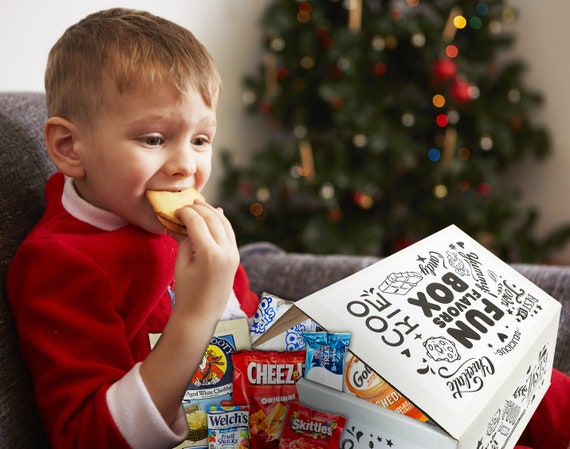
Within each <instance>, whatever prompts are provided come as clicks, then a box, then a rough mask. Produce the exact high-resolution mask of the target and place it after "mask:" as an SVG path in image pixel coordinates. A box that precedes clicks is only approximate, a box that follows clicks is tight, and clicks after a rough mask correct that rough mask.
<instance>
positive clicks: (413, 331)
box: [261, 226, 560, 439]
mask: <svg viewBox="0 0 570 449" xmlns="http://www.w3.org/2000/svg"><path fill="white" fill-rule="evenodd" d="M295 305H296V308H292V309H290V311H289V313H287V314H285V316H284V317H282V319H281V320H280V321H281V322H277V323H275V324H274V325H273V327H272V328H271V329H270V335H268V336H264V337H266V338H270V337H271V335H275V334H277V333H279V332H281V331H282V330H284V329H286V328H288V327H290V326H291V325H293V324H295V323H296V322H298V321H300V320H301V319H304V318H306V316H309V317H311V318H312V319H313V320H315V321H316V322H317V323H318V324H319V325H320V326H322V327H323V328H324V329H326V330H327V331H329V332H351V334H352V338H351V344H350V350H351V351H352V352H353V353H355V354H356V355H357V356H358V357H359V358H360V359H361V360H362V361H363V362H365V363H366V364H368V365H369V366H370V367H371V368H372V369H373V370H374V371H376V372H377V373H379V374H380V375H381V376H382V377H383V378H384V379H386V380H387V381H388V382H389V383H391V384H392V385H393V386H394V387H395V388H397V389H398V390H399V391H401V392H402V393H403V394H404V395H405V396H406V397H408V398H409V399H410V400H411V401H412V402H414V404H416V406H418V407H419V408H421V409H422V410H423V411H424V412H425V413H426V414H427V415H429V416H430V418H431V419H433V420H434V421H435V422H437V423H438V424H439V425H440V426H441V427H442V428H443V429H445V430H446V431H447V432H449V434H450V435H452V436H453V437H454V438H457V439H460V438H461V436H462V435H463V433H464V432H465V431H466V430H467V429H468V428H469V427H470V426H471V424H472V423H473V422H474V421H475V420H476V419H477V418H478V417H479V415H480V414H481V413H482V412H483V411H484V410H485V408H486V406H487V405H488V402H489V400H490V398H493V397H495V395H497V394H503V393H502V390H504V386H505V384H508V382H509V378H510V377H511V376H513V375H515V376H517V377H516V378H517V379H518V378H520V373H518V372H517V373H514V372H513V370H514V369H515V367H518V368H517V369H521V364H520V363H518V362H519V361H520V360H521V359H522V358H523V357H524V356H525V355H526V352H527V348H529V347H531V346H533V344H535V343H536V341H535V340H536V339H537V338H539V337H540V336H541V335H542V333H543V332H542V331H543V329H544V327H545V326H552V325H553V323H554V326H556V325H557V316H558V314H559V311H560V304H559V303H558V302H557V301H556V300H555V299H554V298H552V297H551V296H549V295H548V294H547V293H545V292H544V291H542V290H541V289H539V288H538V287H537V286H536V285H535V284H533V283H531V282H530V281H529V280H528V279H526V278H525V277H524V276H522V275H521V274H520V273H518V272H517V271H516V270H514V269H513V268H512V267H510V266H509V265H508V264H506V263H504V262H502V261H501V260H500V259H499V258H497V257H496V256H495V255H493V254H492V253H491V252H490V251H488V250H486V249H485V248H484V247H483V246H481V245H480V244H479V243H477V242H476V241H475V240H474V239H472V238H471V237H469V236H468V235H467V234H465V233H464V232H463V231H461V230H460V229H459V228H457V227H456V226H449V227H447V228H445V229H443V230H441V231H439V232H437V233H435V234H433V235H431V236H429V237H427V238H425V239H423V240H421V241H420V242H418V243H416V244H414V245H412V246H409V247H408V248H405V249H403V250H402V251H399V252H398V253H396V254H393V255H392V256H389V257H387V258H385V259H382V260H380V261H379V262H377V263H375V264H373V265H371V266H369V267H367V268H364V269H363V270H361V271H359V272H357V273H355V274H353V275H351V276H349V277H347V278H345V279H343V280H340V281H338V282H336V283H334V284H332V285H330V286H328V287H326V288H324V289H322V290H319V291H317V292H315V293H313V294H311V295H309V296H307V297H305V298H303V299H301V300H299V301H297V302H296V304H295ZM261 341H263V340H261ZM551 351H553V349H551Z"/></svg>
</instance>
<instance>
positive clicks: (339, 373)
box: [303, 332, 350, 391]
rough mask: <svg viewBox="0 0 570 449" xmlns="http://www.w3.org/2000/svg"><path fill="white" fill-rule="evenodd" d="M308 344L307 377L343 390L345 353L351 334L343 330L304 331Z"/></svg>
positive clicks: (304, 337)
mask: <svg viewBox="0 0 570 449" xmlns="http://www.w3.org/2000/svg"><path fill="white" fill-rule="evenodd" d="M303 339H304V340H305V343H306V345H307V347H306V358H305V377H306V378H307V379H309V380H312V381H314V382H318V383H320V384H323V385H327V386H329V387H332V388H335V389H336V390H340V391H342V390H343V382H344V355H345V353H346V349H347V348H348V346H349V345H350V334H349V333H342V332H336V333H333V332H304V333H303Z"/></svg>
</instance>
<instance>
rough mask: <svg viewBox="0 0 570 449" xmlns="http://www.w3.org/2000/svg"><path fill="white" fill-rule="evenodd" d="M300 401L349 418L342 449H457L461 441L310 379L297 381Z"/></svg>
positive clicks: (439, 430) (429, 426)
mask: <svg viewBox="0 0 570 449" xmlns="http://www.w3.org/2000/svg"><path fill="white" fill-rule="evenodd" d="M297 392H298V394H299V402H301V403H302V404H304V405H306V406H308V407H312V408H314V409H316V410H322V411H325V412H328V413H333V414H340V415H343V416H345V417H346V418H347V421H346V425H345V426H344V429H343V431H342V434H341V437H340V446H339V447H341V448H351V449H370V448H388V449H389V448H391V449H455V448H456V447H457V441H455V440H454V439H453V438H451V437H450V436H449V435H448V434H447V433H445V432H444V431H443V430H441V429H440V428H439V427H436V426H432V425H429V424H426V423H423V422H421V421H418V420H416V419H414V418H410V417H408V416H405V415H400V414H399V413H396V412H393V411H391V410H388V409H385V408H383V407H380V406H378V405H376V404H373V403H371V402H368V401H365V400H363V399H360V398H357V397H356V396H352V395H350V394H348V393H342V392H339V391H338V390H334V389H332V388H330V387H326V386H324V385H321V384H318V383H316V382H313V381H311V380H308V379H306V378H304V377H303V378H301V379H300V380H299V381H297Z"/></svg>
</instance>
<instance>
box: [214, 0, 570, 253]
mask: <svg viewBox="0 0 570 449" xmlns="http://www.w3.org/2000/svg"><path fill="white" fill-rule="evenodd" d="M515 19H516V12H515V11H514V10H513V9H512V8H511V7H509V6H508V5H506V4H505V2H504V1H501V0H488V1H482V0H455V1H452V0H430V1H427V0H345V1H340V0H313V1H294V0H275V1H273V2H272V3H271V4H270V5H269V6H268V8H267V10H266V11H265V14H264V15H263V17H262V21H261V26H262V30H263V35H264V48H265V54H264V55H263V57H262V59H261V61H260V64H259V68H258V70H257V72H256V73H252V74H247V75H246V76H245V79H244V95H243V97H244V102H245V104H246V108H247V110H248V111H250V112H252V113H255V114H260V115H261V116H263V117H265V119H266V122H267V126H269V127H271V129H272V130H274V131H275V134H276V135H279V138H276V139H275V141H272V142H269V143H268V144H267V146H266V147H265V148H261V149H259V150H258V151H256V152H255V153H254V154H252V155H251V160H250V161H249V163H248V164H246V165H245V166H244V165H243V164H242V165H241V166H240V165H237V164H236V163H235V162H234V160H233V159H232V157H231V156H230V153H229V152H227V151H226V152H224V153H223V162H224V167H225V172H224V173H225V175H224V176H225V177H224V179H223V180H222V184H221V196H222V205H223V207H224V210H225V212H226V215H228V217H229V218H230V220H231V221H232V223H233V225H234V228H235V230H236V233H237V235H238V238H239V243H240V244H244V243H247V242H250V241H259V240H266V241H271V242H275V243H276V244H278V245H280V246H281V247H283V248H284V249H287V250H291V251H300V252H313V253H347V254H373V255H378V256H386V255H388V254H391V253H393V252H395V251H397V250H399V249H401V248H403V247H405V246H407V245H409V244H411V243H413V242H414V241H417V240H419V239H421V238H423V237H425V236H427V235H429V234H431V233H433V232H435V231H438V230H439V229H441V228H443V227H445V226H447V225H449V224H456V225H457V226H459V227H460V228H461V229H462V230H464V231H465V232H467V233H468V234H470V235H471V236H473V237H474V238H476V239H477V240H479V241H480V242H481V243H482V244H484V245H485V246H486V247H488V248H489V249H491V250H493V251H494V252H495V253H496V254H498V255H499V256H500V257H502V258H503V259H504V260H506V261H510V262H516V261H524V262H538V261H546V260H548V257H549V255H550V254H551V253H552V252H553V251H554V250H555V249H557V248H560V247H561V245H562V244H563V243H564V242H566V241H567V239H568V238H569V236H570V227H568V226H562V227H560V228H558V229H555V230H554V231H552V232H551V233H549V234H548V235H546V236H543V237H541V238H537V237H535V230H534V228H535V226H536V222H537V219H538V213H537V211H536V210H535V209H534V208H532V207H527V206H523V205H522V204H521V201H520V198H519V193H518V192H517V191H516V190H515V189H513V188H512V187H508V186H507V185H505V183H504V180H503V179H502V177H501V175H502V173H503V172H504V170H505V169H506V168H507V167H509V166H510V165H511V164H513V163H516V162H518V161H521V160H522V159H523V158H528V157H534V158H543V157H545V156H546V155H547V154H548V153H549V151H550V141H549V135H548V132H547V130H546V129H544V127H541V126H539V125H536V124H534V123H533V121H532V116H533V114H534V112H535V110H536V108H538V107H540V104H541V102H542V97H541V95H540V94H539V93H537V92H535V91H533V90H531V89H529V88H527V87H525V85H524V83H523V80H522V76H523V74H524V72H525V64H524V63H523V62H522V61H520V60H517V59H513V58H508V57H507V56H506V55H507V54H508V53H507V52H506V51H505V50H508V49H509V47H511V45H512V44H513V39H514V38H513V36H512V35H511V34H510V33H509V31H508V25H509V23H510V22H512V21H514V20H515Z"/></svg>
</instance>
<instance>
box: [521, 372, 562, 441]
mask: <svg viewBox="0 0 570 449" xmlns="http://www.w3.org/2000/svg"><path fill="white" fill-rule="evenodd" d="M569 423H570V377H569V376H567V375H566V374H564V373H562V372H560V371H558V370H555V369H554V370H552V380H551V384H550V388H549V389H548V390H547V392H546V394H545V395H544V398H542V401H541V402H540V404H539V405H538V408H537V409H536V411H535V412H534V415H532V418H531V420H530V422H529V423H528V425H527V427H526V429H525V430H524V432H523V434H522V436H521V438H520V439H519V441H518V444H519V445H517V446H516V447H515V449H527V448H528V449H567V448H568V447H569V443H570V425H569Z"/></svg>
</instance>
